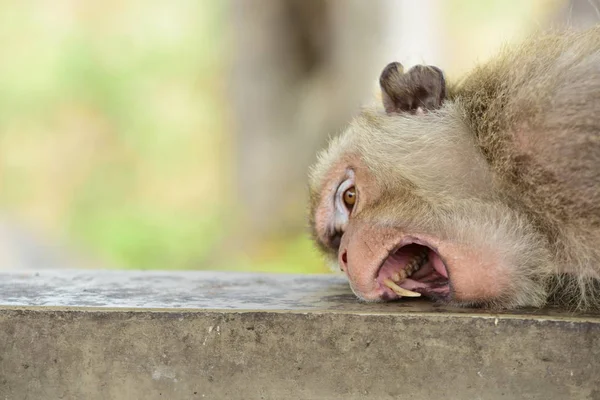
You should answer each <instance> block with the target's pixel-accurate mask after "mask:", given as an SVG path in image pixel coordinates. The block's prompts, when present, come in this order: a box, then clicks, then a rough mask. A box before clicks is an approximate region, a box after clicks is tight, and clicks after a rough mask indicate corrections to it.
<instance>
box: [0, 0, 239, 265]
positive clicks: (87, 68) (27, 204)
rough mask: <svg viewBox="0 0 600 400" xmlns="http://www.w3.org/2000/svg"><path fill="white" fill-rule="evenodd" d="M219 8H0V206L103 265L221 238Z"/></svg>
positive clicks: (186, 254) (151, 260)
mask: <svg viewBox="0 0 600 400" xmlns="http://www.w3.org/2000/svg"><path fill="white" fill-rule="evenodd" d="M224 5H225V3H224V2H212V1H204V2H198V1H177V2H173V3H170V2H166V1H160V2H144V1H125V2H116V1H112V2H111V1H108V2H93V1H84V2H77V1H70V2H69V1H57V2H47V3H40V2H34V1H31V2H27V1H23V2H2V3H0V46H1V47H2V49H3V57H2V63H0V160H1V164H0V177H1V182H2V192H1V197H0V201H1V203H0V205H1V206H2V207H3V208H5V209H8V210H10V211H12V212H13V213H16V214H18V215H20V216H21V217H22V218H24V219H25V220H28V221H31V222H32V224H36V225H41V226H42V230H44V231H46V232H48V233H57V234H58V235H59V237H60V238H61V239H62V240H66V241H69V242H73V243H74V244H75V245H77V246H78V247H80V248H81V249H84V250H85V251H86V252H90V253H92V254H94V256H96V257H99V258H101V259H103V260H105V261H106V263H107V265H117V266H124V267H135V266H138V267H143V268H170V267H177V268H192V267H196V266H197V264H199V263H200V262H201V261H202V260H203V259H204V258H205V257H206V255H207V254H208V252H209V251H210V249H211V247H213V245H214V244H215V242H216V241H218V240H219V238H220V237H221V236H222V235H223V233H224V232H223V226H222V223H219V219H220V215H221V213H222V212H223V211H224V210H222V208H221V205H222V204H223V198H224V194H225V184H226V182H227V163H226V158H227V155H226V154H225V153H224V152H223V149H224V148H225V146H226V141H227V140H228V138H227V135H226V133H227V132H226V130H225V129H224V125H223V115H222V114H223V107H222V105H221V101H222V99H221V96H222V93H223V91H224V89H223V85H224V76H223V70H224V68H223V61H224V57H223V55H222V53H221V51H222V49H223V47H224V46H223V42H224V40H225V38H224V31H223V29H224V26H223V19H224V15H223V13H224Z"/></svg>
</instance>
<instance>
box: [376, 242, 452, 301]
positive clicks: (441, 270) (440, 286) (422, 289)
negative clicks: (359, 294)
mask: <svg viewBox="0 0 600 400" xmlns="http://www.w3.org/2000/svg"><path fill="white" fill-rule="evenodd" d="M425 255H426V256H425ZM415 260H417V261H419V262H418V266H419V267H418V269H417V270H414V271H412V273H411V274H410V276H409V277H406V278H401V279H400V280H398V276H399V275H398V274H399V273H400V274H402V273H403V272H404V273H406V272H407V266H408V265H409V264H410V263H411V262H414V261H415ZM409 269H410V268H409ZM400 276H401V275H400ZM374 279H375V281H376V282H377V285H376V286H377V288H376V289H375V292H376V293H377V294H378V295H379V297H380V298H383V299H385V300H393V299H398V298H400V297H403V296H400V295H398V294H397V293H396V292H395V291H394V290H392V289H390V288H389V287H388V286H387V285H386V284H384V282H385V281H386V280H390V279H391V280H392V281H394V282H396V283H397V285H398V286H400V287H401V288H403V289H407V290H409V291H412V292H416V293H421V294H422V295H424V296H427V297H433V298H447V297H449V296H450V280H449V278H448V270H447V267H446V265H445V264H444V261H443V260H442V258H441V257H440V256H439V254H438V253H437V251H436V250H435V249H434V248H433V246H431V245H429V244H427V243H425V242H424V241H422V240H419V239H417V238H414V237H406V238H404V239H403V240H402V241H401V242H400V243H399V244H398V245H397V246H395V247H394V249H393V250H392V251H390V252H389V253H388V255H387V256H386V257H385V258H384V259H383V260H382V262H381V263H380V266H379V268H378V269H377V271H376V273H375V276H374ZM369 297H372V296H369Z"/></svg>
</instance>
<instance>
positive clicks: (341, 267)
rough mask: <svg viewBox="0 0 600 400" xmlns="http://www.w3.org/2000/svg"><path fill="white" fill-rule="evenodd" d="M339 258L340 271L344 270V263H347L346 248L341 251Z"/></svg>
mask: <svg viewBox="0 0 600 400" xmlns="http://www.w3.org/2000/svg"><path fill="white" fill-rule="evenodd" d="M340 260H341V261H342V262H341V263H340V271H342V272H343V271H346V264H348V252H347V251H346V250H344V251H343V252H342V256H341V257H340Z"/></svg>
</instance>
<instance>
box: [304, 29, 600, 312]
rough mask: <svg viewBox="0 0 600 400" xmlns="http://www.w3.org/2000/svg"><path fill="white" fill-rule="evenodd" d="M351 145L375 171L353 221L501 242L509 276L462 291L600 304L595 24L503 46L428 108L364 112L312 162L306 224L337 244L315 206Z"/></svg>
mask: <svg viewBox="0 0 600 400" xmlns="http://www.w3.org/2000/svg"><path fill="white" fill-rule="evenodd" d="M382 87H383V86H382ZM386 108H389V107H387V106H386ZM388 111H389V110H388ZM349 154H351V155H353V156H352V157H354V158H355V159H356V160H360V162H361V163H363V164H364V165H365V167H366V168H367V169H368V171H369V174H370V176H371V177H372V178H371V179H372V181H373V182H374V183H373V184H372V185H371V186H372V188H370V189H369V191H368V196H367V197H368V198H369V201H368V204H363V209H361V211H360V212H357V213H353V215H352V217H351V219H350V222H349V223H350V224H358V223H361V224H368V225H369V226H384V225H385V226H388V227H389V226H401V227H402V229H404V230H407V231H410V232H417V233H419V234H423V235H433V236H435V237H436V238H439V239H440V240H442V241H447V242H449V243H469V245H470V246H471V248H486V249H491V251H492V254H496V256H497V259H498V260H499V261H498V262H499V263H500V264H502V265H503V267H502V271H504V272H502V273H503V274H505V275H502V277H501V278H503V281H504V278H508V277H509V278H510V282H512V283H511V285H510V287H508V288H504V289H503V290H502V293H500V294H497V293H496V292H493V291H490V292H489V293H490V295H489V298H486V297H485V296H483V297H482V296H480V297H479V298H478V299H476V301H473V302H471V301H466V300H465V301H459V303H461V304H484V305H493V306H500V307H517V306H541V305H543V304H544V303H545V301H546V299H547V298H549V297H551V299H552V300H553V301H559V302H561V303H563V304H565V303H566V304H569V305H574V306H576V307H579V308H589V307H594V306H597V305H598V303H599V298H600V292H599V291H598V288H599V285H598V279H600V28H593V29H590V30H587V31H585V32H555V33H547V34H543V35H541V34H538V35H535V36H533V37H532V38H531V39H529V40H527V41H525V42H524V43H523V44H522V45H521V46H518V47H516V48H512V49H506V50H504V51H503V52H502V53H501V54H500V55H499V56H498V57H496V58H495V59H493V60H491V61H490V62H488V63H486V64H485V65H482V66H481V67H478V68H477V69H475V70H474V71H473V72H472V73H471V74H469V75H468V76H467V77H466V78H465V79H463V80H462V81H461V82H458V83H455V84H452V83H449V84H448V87H447V99H446V101H445V102H444V103H443V105H441V107H440V108H438V109H436V110H433V111H430V112H427V113H426V114H425V115H413V114H411V113H404V114H403V113H399V114H394V113H387V114H386V113H385V112H384V111H383V110H381V109H366V110H364V111H363V112H362V113H361V114H360V115H358V116H357V117H356V118H355V120H354V121H352V123H351V124H350V126H349V128H348V129H347V130H346V132H345V133H344V134H342V135H341V136H339V137H337V138H335V139H334V140H333V141H332V142H331V144H330V146H329V148H328V149H327V150H325V151H324V152H323V153H321V154H320V156H319V161H318V162H317V164H316V165H315V166H314V167H313V169H312V171H311V181H310V198H311V200H310V204H311V211H310V216H311V217H310V218H311V227H312V229H313V233H314V237H315V239H316V241H317V243H319V246H320V247H321V248H322V249H323V250H324V251H325V252H326V253H328V254H330V255H331V256H332V257H333V256H335V254H336V253H337V249H332V248H331V247H330V246H328V245H327V243H326V239H324V236H323V233H322V232H320V231H319V229H317V228H316V225H315V214H316V212H317V210H319V207H322V204H324V200H323V199H324V196H325V197H326V196H328V193H329V192H328V189H327V185H331V184H332V183H331V179H332V178H331V176H330V175H331V174H330V173H329V171H331V170H332V169H334V168H337V169H340V168H342V167H344V166H346V165H350V164H351V161H350V162H349V161H347V160H346V161H343V162H342V161H340V160H342V159H343V158H344V157H346V158H347V157H348V155H349ZM359 191H360V187H359ZM365 195H367V193H365ZM358 199H359V200H358V201H359V203H360V202H361V201H362V200H361V196H360V193H359V197H358ZM332 260H333V261H334V262H335V259H334V258H332ZM496 278H500V276H499V275H498V276H496ZM492 293H496V294H492Z"/></svg>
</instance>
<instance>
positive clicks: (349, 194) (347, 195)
mask: <svg viewBox="0 0 600 400" xmlns="http://www.w3.org/2000/svg"><path fill="white" fill-rule="evenodd" d="M355 203H356V189H354V186H352V187H350V188H348V189H346V191H345V192H344V204H345V205H346V207H348V210H352V208H353V207H354V204H355Z"/></svg>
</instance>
